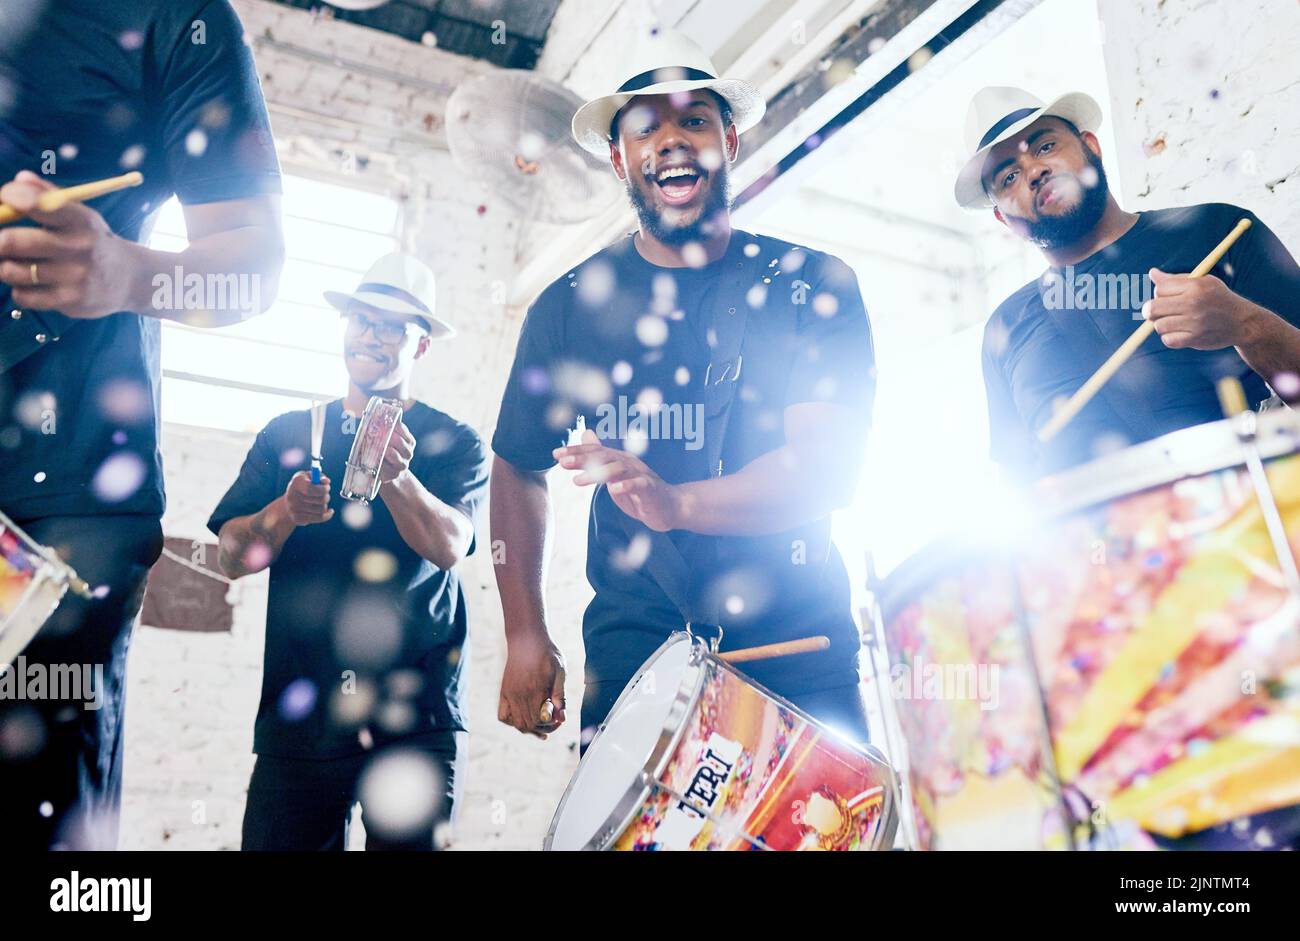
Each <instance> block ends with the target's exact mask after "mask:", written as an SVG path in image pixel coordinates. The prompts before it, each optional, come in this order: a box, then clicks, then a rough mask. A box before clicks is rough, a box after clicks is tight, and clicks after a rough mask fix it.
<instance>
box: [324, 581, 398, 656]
mask: <svg viewBox="0 0 1300 941" xmlns="http://www.w3.org/2000/svg"><path fill="white" fill-rule="evenodd" d="M401 644H402V623H401V617H400V613H399V612H398V610H397V608H396V607H395V606H394V605H393V604H392V602H391V601H390V600H389V599H388V595H387V594H386V593H384V592H376V591H375V590H374V589H365V590H360V591H353V592H351V593H350V594H349V596H348V598H347V600H345V601H344V602H343V605H342V606H341V607H340V608H339V611H338V614H337V616H336V618H335V623H334V651H335V653H336V654H337V655H338V657H339V659H340V660H341V661H342V662H344V663H356V664H358V665H360V666H364V667H373V668H375V669H383V668H386V667H388V666H389V665H390V664H391V663H392V661H393V659H394V658H395V657H396V656H397V653H398V651H399V650H400V648H401Z"/></svg>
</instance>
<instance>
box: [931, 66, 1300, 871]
mask: <svg viewBox="0 0 1300 941" xmlns="http://www.w3.org/2000/svg"><path fill="white" fill-rule="evenodd" d="M1100 121H1101V111H1100V109H1099V108H1098V106H1097V104H1096V103H1095V102H1094V101H1093V100H1092V99H1091V98H1089V97H1088V96H1086V95H1082V94H1071V95H1066V96H1064V97H1062V98H1059V99H1057V100H1056V101H1054V102H1052V103H1050V104H1048V105H1044V104H1043V103H1042V102H1041V101H1039V100H1038V99H1036V98H1034V97H1033V96H1032V95H1030V94H1028V93H1027V92H1024V91H1021V90H1020V89H1014V88H986V89H984V90H982V91H981V92H980V93H979V94H977V95H976V96H975V98H974V100H973V101H972V102H971V107H970V112H969V117H968V119H967V127H966V133H967V140H968V145H969V147H970V149H971V150H973V151H974V154H973V156H972V157H971V158H970V160H969V161H968V162H967V164H966V165H965V167H964V168H963V170H962V171H961V174H960V175H959V177H958V180H957V184H956V188H955V195H956V198H957V201H958V203H960V204H961V205H962V206H964V207H967V208H972V209H975V208H990V207H991V208H992V209H993V212H994V216H995V217H996V218H997V219H998V221H999V222H1001V223H1002V224H1003V225H1005V226H1007V228H1009V229H1010V230H1011V231H1012V232H1014V233H1016V234H1017V235H1019V236H1020V237H1022V238H1025V239H1027V240H1029V241H1031V242H1033V243H1034V244H1036V245H1038V246H1039V247H1040V248H1041V249H1042V250H1043V254H1044V256H1045V257H1046V258H1047V261H1048V262H1049V264H1050V265H1051V267H1050V268H1049V269H1048V271H1047V272H1046V273H1045V274H1044V275H1043V277H1042V278H1040V279H1038V280H1037V281H1034V282H1031V283H1029V284H1027V285H1025V286H1024V287H1023V288H1021V289H1020V290H1019V291H1017V292H1016V293H1015V294H1013V295H1011V297H1009V298H1007V300H1005V301H1004V302H1003V303H1002V304H1001V305H1000V306H999V307H998V308H997V310H996V311H994V313H993V316H992V318H991V319H990V320H989V323H988V325H987V327H986V328H985V333H984V378H985V383H986V387H987V394H988V408H989V435H990V443H991V451H992V456H993V458H994V460H996V461H998V462H999V463H1000V464H1002V465H1003V466H1004V467H1006V468H1007V469H1008V470H1009V471H1011V473H1012V474H1013V476H1016V477H1019V478H1021V479H1025V480H1027V479H1030V478H1033V477H1036V476H1039V475H1041V474H1044V473H1051V472H1054V471H1057V470H1061V469H1063V468H1067V467H1070V466H1072V465H1076V464H1081V463H1083V462H1086V461H1088V460H1091V459H1093V458H1096V457H1100V456H1101V455H1103V454H1104V453H1106V452H1108V451H1113V450H1117V449H1119V448H1123V447H1125V446H1127V445H1130V444H1136V443H1138V442H1141V441H1146V440H1149V439H1152V438H1156V437H1159V436H1161V435H1164V434H1167V433H1169V432H1172V431H1176V430H1178V429H1180V428H1186V427H1189V426H1192V425H1198V424H1202V423H1205V422H1213V421H1217V420H1219V419H1221V418H1223V411H1222V408H1221V406H1220V403H1219V398H1218V394H1217V392H1216V388H1215V383H1216V381H1217V380H1218V379H1221V378H1224V377H1233V378H1236V379H1238V380H1239V381H1240V382H1241V384H1242V386H1243V388H1244V391H1245V393H1246V399H1247V402H1248V404H1249V405H1250V406H1251V407H1252V408H1254V407H1258V406H1259V405H1260V404H1262V403H1263V402H1265V401H1267V400H1268V399H1270V398H1271V396H1272V390H1275V391H1276V392H1277V394H1278V395H1280V396H1281V397H1282V398H1285V399H1292V400H1294V399H1296V398H1300V376H1298V374H1300V329H1297V325H1300V266H1297V264H1296V261H1295V259H1294V258H1293V257H1292V256H1291V254H1290V253H1289V252H1288V251H1287V250H1286V248H1285V247H1284V246H1283V245H1282V243H1281V242H1280V241H1279V240H1278V239H1277V237H1276V236H1275V235H1274V234H1273V233H1272V232H1271V231H1269V229H1268V227H1267V226H1265V225H1264V224H1263V223H1262V222H1260V221H1259V219H1258V218H1257V217H1255V216H1254V214H1253V213H1251V212H1249V211H1248V210H1245V209H1240V208H1238V207H1236V206H1230V205H1226V204H1221V203H1216V204H1207V205H1200V206H1190V207H1187V208H1183V209H1161V210H1152V211H1147V212H1141V213H1130V212H1124V211H1123V210H1122V209H1120V207H1119V205H1118V203H1116V201H1115V198H1114V196H1113V195H1112V194H1111V193H1110V191H1109V189H1108V188H1107V185H1106V173H1105V170H1104V169H1103V167H1102V162H1101V146H1100V144H1099V143H1098V141H1097V137H1096V134H1095V133H1094V132H1095V130H1096V128H1097V126H1098V125H1099V124H1100ZM1242 219H1246V220H1249V228H1247V229H1246V230H1245V232H1244V234H1242V235H1241V237H1240V238H1239V239H1238V240H1237V241H1235V242H1232V243H1231V245H1230V247H1229V248H1228V250H1227V252H1226V253H1225V254H1223V256H1222V258H1221V260H1220V261H1218V263H1217V264H1215V265H1214V267H1213V268H1212V273H1206V274H1204V275H1203V276H1202V277H1196V276H1195V274H1190V275H1189V274H1187V273H1188V272H1193V273H1194V272H1196V270H1197V268H1198V263H1201V262H1202V259H1206V258H1207V256H1212V252H1214V251H1216V250H1217V248H1216V247H1217V246H1219V244H1220V243H1221V242H1222V241H1223V240H1224V237H1225V236H1227V235H1228V234H1229V233H1230V232H1231V231H1232V230H1233V229H1234V227H1238V223H1239V221H1240V220H1242ZM1143 318H1146V319H1147V320H1148V321H1149V322H1151V323H1152V324H1153V326H1154V331H1153V332H1154V333H1155V336H1149V337H1147V339H1146V340H1145V341H1143V342H1142V345H1141V346H1139V347H1138V348H1137V350H1136V352H1135V353H1134V354H1133V355H1132V357H1131V358H1130V359H1128V360H1127V361H1126V362H1124V364H1123V365H1121V366H1119V368H1118V371H1117V372H1115V373H1114V376H1113V378H1111V379H1110V380H1109V382H1107V383H1106V384H1105V385H1102V386H1101V387H1100V391H1099V392H1098V393H1097V395H1096V397H1095V398H1092V399H1091V400H1089V401H1087V404H1085V405H1083V407H1082V409H1081V410H1080V411H1079V412H1078V413H1077V415H1075V416H1074V417H1073V419H1072V420H1069V421H1068V423H1066V424H1064V425H1061V423H1060V421H1059V420H1058V421H1056V422H1052V417H1053V412H1054V410H1055V409H1056V407H1057V406H1058V404H1059V403H1060V402H1062V401H1064V400H1066V399H1067V398H1068V397H1069V396H1071V395H1073V394H1074V393H1075V392H1076V390H1078V389H1080V387H1082V386H1084V383H1085V381H1086V380H1088V379H1089V377H1090V376H1092V375H1093V373H1094V372H1095V371H1096V370H1097V369H1098V368H1099V367H1100V366H1101V365H1102V363H1103V362H1104V361H1106V360H1107V359H1108V358H1109V357H1110V356H1112V354H1114V353H1115V351H1116V350H1117V349H1119V348H1120V347H1121V345H1122V344H1124V342H1125V341H1126V340H1128V339H1129V338H1130V336H1131V335H1132V334H1133V333H1134V330H1135V329H1137V328H1138V327H1139V326H1140V324H1141V323H1142V319H1143ZM1270 385H1271V386H1272V390H1270ZM1063 417H1064V416H1063ZM1049 422H1050V423H1051V424H1050V425H1049ZM1045 426H1046V427H1048V432H1047V433H1044V428H1045ZM1058 428H1059V429H1060V430H1059V434H1055V430H1056V429H1058ZM1044 438H1046V439H1047V440H1046V441H1044V440H1043V439H1044ZM1236 824H1240V826H1238V825H1236ZM1265 832H1267V833H1268V834H1269V836H1268V840H1267V843H1268V845H1272V846H1279V847H1281V846H1292V847H1294V846H1296V845H1298V844H1300V808H1297V807H1283V808H1281V809H1277V810H1272V811H1269V812H1267V813H1262V814H1256V815H1254V816H1253V817H1251V818H1250V819H1249V820H1248V821H1247V820H1241V821H1237V822H1236V823H1235V824H1234V825H1233V826H1228V827H1217V828H1213V829H1210V830H1206V831H1204V832H1202V833H1197V834H1192V835H1189V836H1185V837H1181V838H1177V839H1166V838H1158V840H1159V842H1161V844H1162V845H1164V846H1166V847H1168V848H1180V849H1181V848H1186V849H1223V848H1227V849H1247V848H1252V847H1251V840H1252V838H1254V837H1255V835H1256V834H1261V833H1265Z"/></svg>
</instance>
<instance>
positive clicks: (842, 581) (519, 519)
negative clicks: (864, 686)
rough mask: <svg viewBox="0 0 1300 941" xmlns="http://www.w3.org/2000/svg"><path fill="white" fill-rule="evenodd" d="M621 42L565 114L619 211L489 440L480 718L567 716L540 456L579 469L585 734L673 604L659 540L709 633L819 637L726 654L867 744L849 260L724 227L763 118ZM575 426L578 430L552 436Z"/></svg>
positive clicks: (560, 286)
mask: <svg viewBox="0 0 1300 941" xmlns="http://www.w3.org/2000/svg"><path fill="white" fill-rule="evenodd" d="M632 61H633V63H634V65H633V66H632V67H629V68H627V69H626V70H625V71H626V72H627V74H626V75H620V76H618V77H617V79H616V80H615V81H614V82H613V83H612V85H611V87H612V88H613V89H615V91H614V93H613V94H611V95H607V96H605V97H603V98H599V99H596V100H595V101H593V102H590V103H588V104H587V105H585V106H584V107H583V108H582V109H581V110H579V112H578V113H577V115H576V116H575V118H574V122H573V131H574V135H575V137H576V138H577V139H578V141H579V143H580V144H581V145H582V146H583V147H584V148H586V149H587V150H588V151H589V152H591V153H593V154H597V155H599V156H600V157H602V158H603V159H607V160H609V161H610V164H611V166H612V169H613V172H614V173H615V174H616V175H617V176H618V177H619V179H620V180H622V181H623V182H624V183H625V184H626V187H627V191H628V195H629V198H630V200H631V202H632V204H633V206H634V208H635V209H636V211H637V215H638V218H639V222H640V227H639V230H638V231H637V233H636V234H635V235H633V236H631V237H628V238H624V239H622V240H620V241H619V242H617V243H615V244H614V245H612V246H610V247H609V248H607V249H605V250H603V251H601V252H599V253H597V254H596V255H594V256H592V257H591V258H589V259H587V261H585V262H583V263H582V264H581V265H579V266H578V267H577V268H575V269H574V273H573V274H570V275H569V276H568V277H564V278H561V279H560V280H558V281H556V282H554V283H553V284H551V285H550V286H549V287H548V288H547V289H546V290H545V291H544V292H543V293H542V294H541V296H540V297H539V298H538V299H537V301H536V302H535V303H534V304H533V306H532V308H531V309H530V310H529V313H528V317H527V319H526V321H525V323H524V327H523V333H522V335H521V336H520V339H519V346H518V349H517V352H516V355H515V363H514V367H513V369H512V371H511V374H510V379H509V382H508V385H507V388H506V391H505V396H504V399H503V401H502V404H501V413H500V419H499V422H498V424H497V429H496V435H495V437H494V439H493V450H494V451H495V452H496V455H497V457H496V462H495V464H494V469H493V473H492V500H491V510H492V535H493V538H494V540H501V541H502V543H503V546H504V560H502V561H501V562H500V563H499V564H497V565H496V572H497V583H498V586H499V588H500V591H501V600H502V606H503V608H504V614H505V630H506V635H507V640H508V648H509V649H508V655H507V661H506V667H505V673H504V676H503V679H502V686H501V700H500V705H499V717H500V719H501V721H503V722H505V723H507V724H509V725H512V726H514V727H515V728H516V729H519V730H520V731H521V732H528V733H533V734H539V735H545V734H546V733H548V732H550V731H553V730H554V729H555V728H557V727H558V726H559V725H560V723H562V722H564V721H565V719H566V708H565V705H566V704H565V701H564V664H563V657H562V655H561V653H560V651H559V649H558V648H557V647H556V645H555V643H554V642H553V641H552V640H551V637H550V634H549V631H548V626H547V622H546V614H545V603H544V573H545V561H546V560H545V551H546V544H547V540H548V537H549V524H548V512H549V510H548V483H547V477H546V475H547V471H548V470H549V469H550V468H552V467H554V466H555V465H556V464H557V463H558V464H559V465H560V466H561V467H562V468H564V469H566V470H571V471H576V472H577V475H576V476H575V477H573V478H572V480H573V483H574V484H576V485H578V486H595V487H596V488H597V489H596V491H595V493H594V495H593V497H592V507H591V523H590V529H589V534H588V561H587V576H588V580H589V581H590V582H591V584H592V587H593V588H594V589H595V598H594V599H593V600H592V602H591V604H590V606H589V607H588V608H587V611H586V615H585V617H584V620H583V637H584V642H585V647H586V665H587V669H586V687H585V691H584V694H583V699H582V730H581V731H582V734H581V743H582V745H583V746H585V745H586V744H587V743H588V742H589V741H590V739H591V736H592V735H593V734H594V731H595V728H596V727H597V726H598V725H599V724H600V723H601V722H602V721H603V720H604V719H605V717H606V715H607V714H608V712H609V710H610V708H611V706H612V705H613V703H614V701H615V699H616V698H617V697H618V695H619V694H620V692H622V690H623V689H624V687H625V686H626V685H627V683H628V681H629V680H630V679H631V678H632V676H633V674H634V673H635V671H636V669H637V668H638V667H639V666H640V665H641V664H642V663H643V662H644V661H645V660H646V659H647V658H648V657H649V656H650V654H652V653H653V652H654V651H655V649H656V648H658V647H659V646H660V645H661V644H662V643H663V642H664V641H665V640H666V639H667V637H668V636H669V634H670V633H672V632H673V631H678V630H681V629H682V627H683V624H684V623H685V621H686V620H688V619H689V617H688V616H687V615H685V614H684V612H683V610H682V605H683V602H682V601H679V600H678V598H677V597H674V594H681V593H680V592H679V591H678V590H677V589H678V588H680V587H681V586H680V585H679V586H676V588H674V587H669V586H668V585H667V583H666V580H665V579H663V578H661V577H660V571H659V569H658V567H659V566H660V565H661V564H662V565H667V564H669V563H671V562H672V561H673V560H677V561H679V562H680V563H681V565H680V567H681V568H682V569H683V570H685V571H686V572H687V573H689V574H691V575H693V576H694V578H693V579H692V581H693V582H694V583H695V584H694V585H693V586H688V587H689V588H691V592H690V594H691V596H692V597H693V599H694V600H697V601H699V602H700V609H701V610H712V611H713V612H714V613H715V614H717V615H719V616H720V618H719V619H720V620H721V622H722V625H723V626H724V627H725V628H726V633H725V635H724V637H723V641H722V650H723V651H727V650H730V649H736V648H748V647H753V646H760V645H766V644H770V643H779V642H782V641H789V640H793V639H798V638H805V637H810V636H822V637H826V638H829V646H828V647H827V648H825V649H821V650H818V651H816V652H804V653H798V654H794V655H790V656H784V657H780V658H777V659H768V660H763V661H757V662H754V663H748V664H746V666H745V672H747V673H749V674H751V675H752V676H754V677H755V678H756V679H758V680H759V682H761V683H763V684H764V685H766V686H768V687H769V688H770V689H772V690H774V691H775V692H777V693H779V694H781V695H783V696H785V697H787V698H789V699H790V700H792V701H793V702H794V703H795V704H796V705H798V706H801V707H802V708H804V709H805V710H806V711H808V712H809V713H811V714H812V715H813V716H815V717H817V718H819V719H822V720H823V721H825V722H827V723H828V724H830V725H832V726H834V727H837V728H838V729H840V730H841V731H843V732H844V733H845V734H847V735H848V736H849V737H851V738H853V739H856V740H858V741H863V742H865V740H866V738H867V723H866V715H865V712H864V709H863V704H862V699H861V696H860V694H859V688H858V682H859V677H858V667H857V657H858V649H859V639H858V634H857V629H856V626H855V624H854V621H853V616H852V614H851V611H850V603H849V584H848V576H847V574H846V572H845V569H844V564H843V562H842V561H841V559H840V557H839V554H838V552H837V551H836V549H835V547H834V545H833V544H832V542H831V538H830V517H831V513H832V511H833V510H835V509H837V508H839V507H842V506H845V505H847V504H848V503H849V502H850V500H851V498H852V494H853V492H854V489H855V487H856V484H857V480H858V477H859V474H860V471H861V459H862V451H863V448H864V446H865V440H866V433H867V428H868V425H869V422H870V413H871V402H872V397H873V393H874V385H875V379H874V366H873V364H874V357H873V349H872V340H871V329H870V325H869V323H868V320H867V315H866V311H865V310H864V309H863V306H862V298H861V296H860V294H859V292H858V286H857V280H856V278H855V276H854V274H853V272H852V271H851V270H850V269H849V268H848V266H847V265H845V264H844V263H843V262H841V261H839V260H838V259H836V258H833V257H831V256H829V255H824V254H822V253H820V252H815V251H811V250H808V249H805V248H802V247H800V246H795V245H791V244H789V243H785V242H780V241H778V240H776V239H771V238H767V237H764V236H756V235H751V234H749V233H745V232H740V231H738V230H735V229H733V228H732V227H731V222H730V212H729V209H730V199H729V195H728V192H727V183H728V176H727V170H728V165H729V164H731V163H732V162H734V161H735V159H736V156H737V152H738V147H739V139H738V135H739V134H740V132H741V131H743V130H746V129H747V128H749V127H751V126H753V125H754V124H755V123H757V121H758V120H759V118H760V117H761V116H762V112H763V103H762V99H761V97H760V96H759V94H758V92H757V90H756V89H754V88H753V87H752V86H750V85H748V84H747V83H744V82H739V81H733V80H726V79H719V78H717V77H716V75H717V72H716V70H715V69H714V68H713V65H712V63H710V62H709V60H708V58H707V56H705V54H704V53H703V51H702V50H700V49H699V47H698V46H696V45H695V44H694V43H693V42H691V41H690V40H688V39H686V38H685V37H682V36H680V35H677V34H675V33H672V32H669V31H664V30H660V31H658V35H657V36H655V37H653V38H650V39H648V40H647V41H646V42H645V43H644V45H643V46H642V47H641V48H640V49H639V50H634V54H633V56H632ZM742 330H743V335H742ZM742 336H743V344H742V343H741V339H742ZM728 414H730V418H729V421H726V424H725V427H726V428H727V429H728V430H727V432H726V434H725V438H724V436H723V429H724V421H725V416H727V415H728ZM575 422H576V423H577V424H578V425H582V424H583V423H584V422H585V426H586V428H587V431H586V434H585V435H584V436H583V438H582V441H581V443H575V444H574V445H573V446H569V447H565V446H564V445H565V444H566V428H569V427H570V426H572V425H574V424H575ZM719 465H721V466H719ZM705 623H706V624H709V625H711V626H712V625H716V624H717V623H718V622H717V621H716V620H713V621H706V622H705ZM697 626H698V625H697Z"/></svg>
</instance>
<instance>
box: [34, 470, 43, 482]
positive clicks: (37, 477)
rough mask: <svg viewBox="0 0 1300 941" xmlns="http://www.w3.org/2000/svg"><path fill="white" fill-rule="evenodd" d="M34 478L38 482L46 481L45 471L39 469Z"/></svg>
mask: <svg viewBox="0 0 1300 941" xmlns="http://www.w3.org/2000/svg"><path fill="white" fill-rule="evenodd" d="M32 480H34V481H36V483H38V484H43V483H45V471H37V472H36V473H35V475H34V476H33V477H32Z"/></svg>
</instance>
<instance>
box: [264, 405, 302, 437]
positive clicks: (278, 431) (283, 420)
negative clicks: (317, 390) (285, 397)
mask: <svg viewBox="0 0 1300 941" xmlns="http://www.w3.org/2000/svg"><path fill="white" fill-rule="evenodd" d="M310 425H311V409H310V408H296V409H293V410H292V411H289V412H281V413H280V414H279V415H276V416H275V417H274V418H272V419H271V420H270V421H269V422H267V423H266V425H265V426H264V427H263V428H262V430H261V432H259V433H258V436H259V437H263V438H266V439H268V440H270V441H271V442H272V443H279V442H280V441H282V440H284V439H285V438H286V437H289V436H293V435H295V434H296V433H297V431H298V429H299V428H300V427H302V426H308V427H310Z"/></svg>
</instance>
